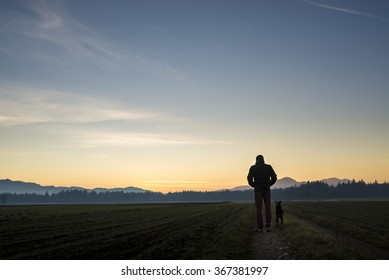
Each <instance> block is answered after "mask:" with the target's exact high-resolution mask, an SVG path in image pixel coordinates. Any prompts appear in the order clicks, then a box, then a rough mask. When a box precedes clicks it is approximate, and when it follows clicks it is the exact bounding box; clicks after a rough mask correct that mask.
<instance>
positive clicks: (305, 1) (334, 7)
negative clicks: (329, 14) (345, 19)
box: [300, 0, 388, 21]
mask: <svg viewBox="0 0 389 280" xmlns="http://www.w3.org/2000/svg"><path fill="white" fill-rule="evenodd" d="M300 1H301V2H304V3H307V4H310V5H313V6H316V7H320V8H325V9H329V10H334V11H337V12H341V13H347V14H352V15H358V16H364V17H369V18H374V19H378V20H382V21H388V19H387V18H384V17H380V16H376V15H372V14H368V13H363V12H359V11H355V10H351V9H345V8H341V7H336V6H331V5H325V4H321V3H317V2H313V1H309V0H300Z"/></svg>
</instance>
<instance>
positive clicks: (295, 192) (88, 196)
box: [1, 180, 389, 204]
mask: <svg viewBox="0 0 389 280" xmlns="http://www.w3.org/2000/svg"><path fill="white" fill-rule="evenodd" d="M1 197H2V201H1V202H2V204H46V203H69V204H73V203H74V204H83V203H161V202H216V201H252V200H253V191H252V190H247V191H230V190H225V191H213V192H210V191H206V192H202V191H182V192H169V193H166V194H163V193H160V192H145V193H124V192H122V191H118V192H100V193H97V192H95V191H86V190H63V191H60V192H58V193H53V194H48V193H46V194H10V193H7V194H1ZM382 198H388V199H389V183H386V182H385V183H381V184H380V183H377V182H375V183H365V182H364V181H358V182H356V181H355V180H353V181H351V182H349V183H343V184H338V185H337V186H329V185H328V184H327V183H324V182H320V181H316V182H307V183H306V184H303V185H301V186H299V187H290V188H285V189H274V190H272V200H284V201H285V200H331V199H382Z"/></svg>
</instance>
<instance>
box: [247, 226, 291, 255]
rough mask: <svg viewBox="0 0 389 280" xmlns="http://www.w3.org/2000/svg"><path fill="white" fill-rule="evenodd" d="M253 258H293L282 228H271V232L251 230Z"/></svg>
mask: <svg viewBox="0 0 389 280" xmlns="http://www.w3.org/2000/svg"><path fill="white" fill-rule="evenodd" d="M251 248H252V251H251V259H253V260H293V259H295V253H294V252H293V251H292V249H291V247H290V245H289V243H288V241H287V239H286V237H285V235H284V233H283V231H282V228H280V229H278V228H273V229H272V231H271V232H263V233H259V232H253V239H252V244H251Z"/></svg>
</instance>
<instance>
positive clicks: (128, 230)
mask: <svg viewBox="0 0 389 280" xmlns="http://www.w3.org/2000/svg"><path fill="white" fill-rule="evenodd" d="M283 207H284V211H285V221H284V225H283V227H281V228H280V229H278V228H275V227H273V230H272V232H270V233H263V234H260V233H254V232H253V228H254V206H253V203H188V204H143V205H35V206H4V207H0V259H76V260H77V259H103V260H108V259H116V260H117V259H252V258H254V259H260V258H262V259H388V258H389V231H388V230H389V202H386V201H378V202H373V201H369V202H368V201H348V202H342V201H336V202H316V201H315V202H314V201H311V202H283Z"/></svg>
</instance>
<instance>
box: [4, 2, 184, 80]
mask: <svg viewBox="0 0 389 280" xmlns="http://www.w3.org/2000/svg"><path fill="white" fill-rule="evenodd" d="M23 3H24V6H25V7H24V8H25V10H27V11H28V12H24V13H23V12H20V11H19V12H17V11H13V10H11V11H7V10H5V11H4V10H3V11H1V14H0V27H1V28H0V31H1V32H2V33H4V34H6V33H7V34H8V36H9V35H10V34H11V35H12V34H14V35H17V36H19V37H18V38H17V39H15V41H13V42H9V41H12V39H10V37H7V40H3V41H5V42H6V43H5V44H3V46H2V47H1V48H0V51H2V52H3V53H6V54H8V55H10V54H13V55H14V56H20V55H24V56H30V57H33V58H35V59H39V60H44V61H50V62H61V63H66V64H68V63H72V64H77V63H80V61H83V62H84V63H85V62H88V63H92V64H93V65H98V66H100V67H103V68H108V69H119V70H125V69H126V68H128V67H132V68H135V69H138V70H141V71H144V72H147V73H149V74H152V75H156V76H161V77H165V78H172V79H183V78H184V77H185V73H184V72H182V71H180V70H178V69H177V68H175V67H173V66H172V65H170V64H169V63H165V62H160V61H158V60H155V59H151V58H148V57H147V56H145V55H142V54H140V53H137V52H136V51H134V50H131V49H129V48H122V47H120V46H117V45H115V44H113V43H112V42H111V40H108V39H107V38H105V37H104V36H103V35H102V34H100V33H98V32H96V31H95V30H93V29H92V28H90V27H88V26H86V25H85V24H83V23H81V22H80V21H78V20H76V19H75V18H74V17H72V16H71V15H70V14H69V13H68V12H67V11H66V9H65V8H64V7H62V6H61V5H60V4H59V2H57V1H46V0H38V1H26V2H23ZM20 37H21V38H20ZM0 38H1V36H0ZM23 40H24V41H23ZM23 42H24V43H23Z"/></svg>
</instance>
